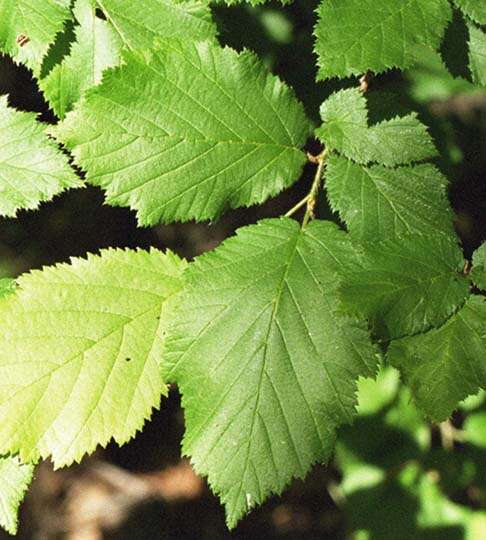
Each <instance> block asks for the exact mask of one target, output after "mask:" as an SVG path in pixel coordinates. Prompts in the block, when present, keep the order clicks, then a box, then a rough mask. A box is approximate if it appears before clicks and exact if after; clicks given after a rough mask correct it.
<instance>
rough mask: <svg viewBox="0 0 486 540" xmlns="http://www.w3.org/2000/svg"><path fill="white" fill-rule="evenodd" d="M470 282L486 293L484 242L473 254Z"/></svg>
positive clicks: (485, 244) (485, 250) (485, 251)
mask: <svg viewBox="0 0 486 540" xmlns="http://www.w3.org/2000/svg"><path fill="white" fill-rule="evenodd" d="M472 262H473V267H472V272H471V277H472V280H473V281H474V283H475V285H477V287H478V288H479V289H482V290H484V291H486V242H484V243H483V244H482V246H481V247H479V248H478V249H477V250H476V251H475V252H474V254H473V259H472Z"/></svg>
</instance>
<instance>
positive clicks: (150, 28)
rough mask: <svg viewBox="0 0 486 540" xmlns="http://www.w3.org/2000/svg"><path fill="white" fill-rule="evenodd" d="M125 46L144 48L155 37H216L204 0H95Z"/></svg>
mask: <svg viewBox="0 0 486 540" xmlns="http://www.w3.org/2000/svg"><path fill="white" fill-rule="evenodd" d="M96 3H97V5H98V6H99V7H100V8H101V10H102V11H103V13H104V14H105V16H106V18H107V20H108V21H109V23H110V24H111V26H112V27H113V28H114V30H115V31H116V32H117V33H118V35H119V37H120V39H121V41H122V42H123V44H124V45H125V47H126V48H128V49H131V50H135V49H140V50H143V49H148V48H151V47H152V45H153V44H154V40H156V39H157V38H172V37H178V38H182V39H185V40H203V39H209V38H214V37H216V25H215V24H214V22H213V20H212V16H211V10H210V8H209V2H206V1H204V0H137V1H136V2H134V1H133V0H96Z"/></svg>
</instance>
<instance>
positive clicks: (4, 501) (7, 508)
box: [0, 457, 34, 534]
mask: <svg viewBox="0 0 486 540" xmlns="http://www.w3.org/2000/svg"><path fill="white" fill-rule="evenodd" d="M33 473H34V466H33V465H24V464H23V463H21V462H20V461H19V459H18V458H16V457H0V526H1V527H3V528H4V529H5V530H6V531H8V532H9V533H10V534H16V533H17V524H18V511H19V506H20V503H21V502H22V500H23V498H24V496H25V493H26V491H27V489H28V487H29V484H30V482H31V480H32V476H33Z"/></svg>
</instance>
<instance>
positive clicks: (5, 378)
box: [0, 250, 186, 466]
mask: <svg viewBox="0 0 486 540" xmlns="http://www.w3.org/2000/svg"><path fill="white" fill-rule="evenodd" d="M185 266H186V265H185V263H184V262H183V261H181V260H180V259H179V258H178V257H176V256H175V255H173V254H171V253H167V254H165V255H164V254H163V253H161V252H158V251H156V250H152V251H150V252H143V251H122V250H106V251H103V252H102V254H101V256H92V255H90V256H88V259H87V260H85V259H73V260H72V262H71V264H61V265H58V266H55V267H48V268H45V269H44V270H42V271H34V272H32V273H31V274H26V275H24V276H21V277H20V278H19V279H18V280H17V282H18V285H19V287H18V289H17V292H16V293H15V294H13V295H10V296H9V297H6V298H5V299H4V300H2V302H0V378H1V380H2V385H1V386H0V453H1V454H5V453H19V455H20V457H21V459H22V460H23V461H35V460H36V459H38V458H39V457H42V458H47V457H48V456H52V458H53V461H54V464H55V465H56V466H62V465H67V464H70V463H72V462H73V461H77V460H79V459H81V457H82V456H83V455H84V454H85V453H89V452H92V451H93V450H94V449H95V447H96V445H98V444H101V445H105V444H106V443H107V442H108V441H109V440H110V439H111V438H113V439H114V440H115V441H116V442H118V443H120V444H121V443H124V442H126V441H127V440H129V439H130V438H131V437H132V436H133V435H134V434H135V432H136V431H137V430H138V429H140V428H141V427H142V425H143V422H144V421H145V420H146V419H147V418H148V417H149V416H150V414H151V412H152V409H153V408H154V407H157V406H158V405H159V402H160V397H161V394H163V393H165V386H164V383H163V381H162V377H161V375H160V365H159V361H160V358H161V348H162V342H163V339H162V338H163V334H164V331H165V328H166V326H167V320H166V319H165V316H166V305H167V300H168V299H169V298H170V297H171V296H173V295H174V294H175V293H176V292H178V290H179V287H180V282H181V279H180V277H181V273H182V271H183V270H184V268H185ZM127 357H129V358H131V362H126V361H125V359H126V358H127Z"/></svg>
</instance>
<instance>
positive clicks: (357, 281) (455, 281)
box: [341, 234, 469, 339]
mask: <svg viewBox="0 0 486 540" xmlns="http://www.w3.org/2000/svg"><path fill="white" fill-rule="evenodd" d="M463 268H464V259H463V256H462V252H461V250H460V249H459V246H458V245H457V242H456V240H455V239H454V238H450V237H447V236H445V235H433V234H431V235H427V236H419V235H409V236H406V237H403V238H399V239H393V240H385V241H382V242H369V243H367V244H365V246H364V250H363V254H362V258H361V267H360V268H359V269H358V270H353V271H351V272H350V273H349V274H348V275H347V276H346V279H345V280H343V283H342V285H341V297H342V299H343V301H344V303H345V304H346V305H347V306H348V308H351V310H352V311H353V312H357V313H360V314H362V315H365V316H366V317H368V318H369V319H370V320H371V322H372V324H373V326H374V328H375V330H376V332H377V333H378V334H379V335H380V336H382V337H384V338H387V339H388V338H396V337H402V336H405V335H409V334H415V333H418V332H424V331H425V330H427V329H429V328H430V327H431V326H438V325H440V324H442V323H443V322H444V321H445V320H446V319H447V317H448V316H450V315H451V314H452V313H453V312H454V311H455V310H456V309H457V308H458V307H460V306H461V305H462V304H463V303H464V301H465V299H466V297H467V296H468V295H469V280H468V279H466V278H465V277H464V276H463V274H462V270H463Z"/></svg>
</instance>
